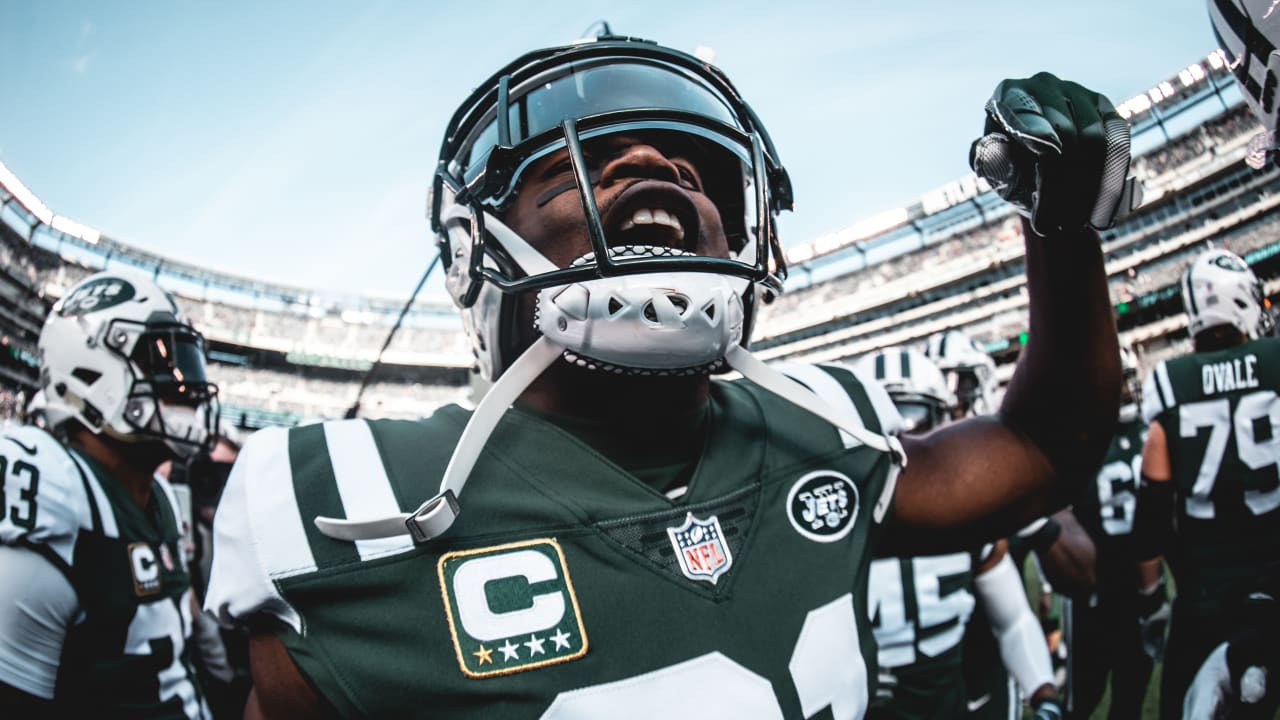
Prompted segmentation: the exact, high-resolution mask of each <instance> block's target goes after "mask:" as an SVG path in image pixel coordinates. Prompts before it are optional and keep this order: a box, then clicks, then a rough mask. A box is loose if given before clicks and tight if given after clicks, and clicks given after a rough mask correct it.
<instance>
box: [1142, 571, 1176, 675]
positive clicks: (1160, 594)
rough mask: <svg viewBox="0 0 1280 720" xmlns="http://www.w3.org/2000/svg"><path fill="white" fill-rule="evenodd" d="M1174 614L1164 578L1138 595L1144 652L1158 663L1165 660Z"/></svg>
mask: <svg viewBox="0 0 1280 720" xmlns="http://www.w3.org/2000/svg"><path fill="white" fill-rule="evenodd" d="M1172 614H1173V613H1172V611H1171V610H1170V608H1169V597H1168V592H1167V590H1166V589H1165V585H1164V579H1163V578H1161V579H1160V582H1158V583H1156V585H1155V587H1154V588H1151V589H1150V590H1149V591H1148V592H1139V593H1138V623H1139V625H1140V626H1141V635H1142V650H1143V651H1144V652H1146V654H1147V655H1148V656H1149V657H1150V658H1151V659H1152V660H1155V661H1157V662H1162V661H1163V660H1164V648H1165V644H1166V642H1167V638H1168V632H1169V619H1170V617H1171V616H1172Z"/></svg>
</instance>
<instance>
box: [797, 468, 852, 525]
mask: <svg viewBox="0 0 1280 720" xmlns="http://www.w3.org/2000/svg"><path fill="white" fill-rule="evenodd" d="M857 515H858V487H857V486H856V485H854V484H853V481H852V480H850V479H849V477H848V476H847V475H844V474H842V473H838V472H836V471H834V470H818V471H816V472H811V473H809V474H808V475H805V476H804V477H802V478H800V479H799V480H797V481H796V482H795V484H794V485H792V486H791V492H790V493H788V494H787V518H788V519H789V520H791V526H792V527H794V528H795V529H796V532H798V533H800V534H801V535H803V536H805V537H807V538H809V539H810V540H816V541H818V542H824V543H829V542H835V541H837V540H840V539H841V538H843V537H844V536H846V535H848V534H849V531H850V530H852V529H853V520H854V518H855V517H857Z"/></svg>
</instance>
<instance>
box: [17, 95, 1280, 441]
mask: <svg viewBox="0 0 1280 720" xmlns="http://www.w3.org/2000/svg"><path fill="white" fill-rule="evenodd" d="M1256 129H1257V126H1256V122H1255V121H1254V120H1253V118H1252V116H1251V115H1250V114H1249V112H1248V110H1247V108H1245V107H1244V106H1243V105H1241V106H1239V107H1237V108H1234V109H1233V110H1231V111H1229V112H1227V113H1225V114H1223V115H1221V116H1219V117H1217V118H1214V119H1212V120H1210V121H1209V122H1207V123H1204V124H1203V125H1201V126H1199V127H1197V128H1195V129H1193V130H1191V131H1189V132H1187V133H1186V134H1184V135H1183V136H1181V137H1179V138H1177V139H1175V140H1174V141H1173V142H1171V143H1167V144H1165V145H1162V146H1161V147H1160V148H1157V149H1156V150H1154V151H1152V152H1151V153H1148V154H1146V155H1144V156H1143V157H1141V158H1139V159H1137V161H1136V163H1135V171H1136V172H1137V174H1138V176H1139V177H1140V178H1145V179H1153V178H1159V177H1161V176H1164V175H1165V174H1167V173H1171V172H1174V171H1176V170H1177V169H1178V168H1179V167H1181V166H1184V165H1187V164H1188V163H1192V164H1194V163H1202V162H1203V159H1204V158H1206V157H1209V156H1213V155H1215V153H1216V152H1217V148H1218V147H1220V146H1222V145H1223V144H1225V143H1232V142H1234V141H1236V140H1238V139H1240V138H1242V137H1244V136H1247V135H1252V134H1253V133H1254V132H1255V131H1256ZM974 222H977V220H974ZM974 222H968V223H967V225H963V224H962V225H959V226H957V227H958V228H959V229H958V231H957V229H955V228H953V229H949V230H934V231H933V232H936V233H939V234H940V236H924V235H916V236H914V237H905V238H903V242H904V243H911V242H914V243H916V244H917V245H919V247H917V248H915V249H913V250H910V251H907V252H904V253H902V254H899V255H897V256H895V257H891V258H888V259H886V260H883V261H880V262H873V263H872V264H870V265H869V266H866V267H864V268H862V269H860V270H857V271H854V272H851V273H848V274H845V275H842V276H839V277H836V278H834V279H831V280H827V281H825V282H820V283H818V284H816V285H811V286H808V287H803V288H800V289H798V290H795V291H793V292H788V293H785V294H783V295H782V296H781V297H779V298H778V299H777V300H776V301H774V302H773V303H772V304H769V305H764V306H762V308H761V311H760V316H759V319H758V321H757V328H758V329H757V337H761V336H763V337H766V338H767V337H770V336H771V333H773V329H774V328H777V327H782V328H783V330H782V331H781V332H780V333H773V334H774V335H778V336H782V335H785V333H786V332H791V331H792V330H793V329H797V328H799V327H803V325H797V323H798V322H800V323H804V322H810V320H806V318H816V319H815V320H812V322H811V323H810V324H812V323H814V322H822V321H823V320H824V319H825V318H829V317H831V316H832V315H833V314H838V313H833V311H832V308H833V307H835V306H834V305H833V303H838V302H841V301H845V300H846V299H848V298H853V297H857V298H860V299H867V300H871V299H874V298H876V297H882V298H883V299H884V302H883V303H882V305H883V306H885V307H891V305H892V304H893V303H896V302H898V301H900V300H901V299H903V298H908V297H910V296H913V295H917V294H919V293H921V292H923V291H928V290H931V289H934V288H941V287H945V286H948V285H949V283H953V282H956V281H958V280H963V279H965V278H968V277H974V276H977V275H979V274H981V273H985V272H988V270H989V269H990V268H991V267H993V266H995V265H997V264H1003V263H1008V264H1012V263H1014V262H1017V261H1019V259H1020V255H1019V252H1020V249H1021V247H1022V237H1021V224H1020V222H1019V221H1018V219H1017V217H1016V216H1006V217H1003V218H1002V219H999V220H997V221H996V222H994V223H983V224H981V225H978V226H977V227H973V226H972V225H973V224H974ZM1197 222H1203V218H1200V219H1198V220H1197ZM1191 227H1192V224H1191V222H1187V223H1186V225H1185V229H1182V228H1177V229H1174V230H1162V231H1161V232H1160V233H1156V232H1154V231H1146V230H1144V231H1142V232H1132V233H1130V236H1129V237H1122V238H1119V239H1118V240H1115V241H1114V242H1112V243H1109V244H1108V247H1107V253H1108V259H1109V260H1114V259H1117V258H1123V257H1126V256H1127V255H1129V254H1132V253H1134V252H1139V251H1146V249H1147V248H1149V247H1150V246H1155V247H1162V246H1163V243H1165V242H1168V238H1169V237H1170V235H1171V234H1173V233H1174V232H1175V231H1178V230H1180V231H1182V232H1186V231H1187V230H1189V229H1190V228H1191ZM5 229H6V230H8V228H5ZM1277 232H1280V212H1278V213H1275V214H1273V215H1268V216H1264V217H1262V218H1261V219H1257V220H1253V221H1250V222H1248V223H1246V224H1245V225H1242V226H1240V227H1238V228H1235V229H1233V230H1231V231H1228V232H1226V233H1223V234H1222V235H1221V236H1220V237H1215V238H1211V239H1209V240H1208V242H1212V243H1213V244H1215V245H1219V246H1222V247H1226V248H1228V249H1230V250H1232V251H1233V252H1236V253H1238V254H1244V253H1247V252H1249V251H1250V250H1254V249H1257V248H1259V247H1263V246H1265V245H1267V244H1269V243H1271V242H1273V241H1274V240H1275V238H1276V237H1277ZM0 240H2V242H0V264H2V266H3V267H4V268H5V269H6V272H8V273H9V274H10V275H12V276H13V277H15V278H18V279H20V280H22V281H24V282H25V283H28V284H29V285H28V286H29V287H30V288H31V289H32V292H33V294H35V295H36V296H38V297H41V298H45V297H46V296H48V297H49V298H50V299H52V298H53V297H56V295H57V294H58V293H59V292H60V291H61V288H66V287H69V286H71V285H72V284H74V283H75V282H77V281H78V280H80V279H81V278H83V277H84V276H86V275H88V274H89V273H91V272H93V269H92V268H88V267H84V266H81V265H78V264H75V263H73V262H69V261H67V260H65V259H63V258H61V257H59V256H58V255H57V254H56V253H53V252H50V251H48V250H44V249H42V248H39V247H36V246H33V245H31V244H30V243H28V242H27V241H26V239H25V238H23V237H21V235H20V234H18V233H15V232H12V231H7V232H0ZM1204 244H1205V241H1198V242H1196V243H1195V244H1193V245H1183V244H1178V243H1176V242H1175V243H1172V244H1171V246H1170V248H1169V251H1168V252H1167V253H1165V252H1159V253H1156V257H1155V258H1154V259H1151V260H1150V261H1145V260H1144V261H1143V262H1142V263H1140V264H1138V265H1136V266H1135V267H1133V268H1129V269H1127V270H1126V271H1125V272H1123V273H1122V274H1120V275H1118V276H1115V277H1113V278H1112V282H1111V288H1112V295H1113V298H1114V299H1116V300H1117V301H1127V300H1130V299H1133V298H1135V297H1139V296H1141V295H1142V294H1144V293H1147V292H1150V291H1152V290H1156V289H1159V288H1161V287H1164V286H1166V285H1168V284H1170V283H1172V282H1174V281H1175V280H1176V279H1177V276H1178V274H1179V273H1180V272H1181V270H1182V267H1183V265H1184V264H1185V261H1186V259H1187V258H1188V257H1190V255H1191V254H1192V253H1194V252H1196V251H1197V250H1199V249H1201V248H1202V247H1203V246H1204ZM877 249H878V250H880V251H881V252H884V251H885V250H886V249H888V246H885V247H881V248H877ZM877 249H870V250H869V252H870V255H871V258H872V259H875V256H876V254H877ZM865 259H866V256H865V255H864V260H865ZM803 269H804V268H803V267H801V268H797V270H799V271H803ZM179 302H180V303H181V304H182V305H183V306H184V309H185V310H186V311H187V313H188V314H189V315H190V317H191V318H192V320H193V322H194V323H195V324H196V326H197V327H198V328H200V329H201V331H202V332H204V333H205V335H206V336H207V337H209V338H210V339H211V340H216V341H221V342H225V343H228V344H231V345H238V346H244V347H247V348H259V349H267V350H274V351H280V352H286V353H289V352H296V353H302V354H305V355H308V356H311V357H312V361H311V363H310V364H318V365H325V364H328V363H327V361H326V358H327V359H329V360H332V361H334V364H339V365H341V364H343V362H345V361H352V362H354V364H355V366H359V363H367V362H369V361H372V360H373V359H374V356H375V355H376V353H377V351H378V349H379V348H381V347H382V344H383V342H384V340H385V338H386V336H387V333H388V332H389V330H390V324H389V320H390V318H388V317H384V316H381V315H379V316H376V317H375V316H371V315H367V314H361V313H359V312H358V311H347V312H344V311H343V309H342V308H336V307H335V308H328V309H326V308H311V307H308V308H306V309H305V310H304V311H302V312H292V311H289V310H266V309H261V308H253V307H241V306H237V305H234V304H227V303H223V302H216V301H212V300H208V299H195V298H189V297H181V296H179ZM246 304H248V303H246ZM1021 322H1025V320H1024V319H1023V318H1022V317H1021V315H1019V314H1018V313H1016V312H999V313H996V314H995V315H993V316H992V317H991V318H989V319H986V320H984V321H982V322H981V323H980V325H979V326H975V327H974V328H973V332H974V334H975V336H977V337H979V338H980V339H981V338H984V337H985V338H989V339H995V338H999V337H1007V336H1008V335H1007V334H1006V333H1010V332H1012V333H1016V332H1017V330H1018V329H1019V328H1017V327H1016V326H1018V324H1019V323H1021ZM419 324H420V323H419ZM1170 352H1173V351H1170ZM470 357H471V353H470V350H469V348H468V346H467V342H466V339H465V336H464V335H463V334H462V332H461V329H460V327H456V328H455V327H447V326H446V327H439V328H437V327H431V328H424V327H416V326H415V323H412V322H411V323H409V324H408V325H406V326H404V327H401V328H400V330H399V332H398V334H397V336H396V338H395V341H394V342H393V343H392V344H391V345H390V347H389V348H388V356H387V359H389V360H392V361H393V362H397V363H401V364H420V365H439V366H448V367H464V366H467V365H469V364H470ZM212 372H214V373H216V375H217V376H216V377H214V378H213V379H214V380H215V381H217V382H219V384H220V385H221V386H222V391H221V392H222V400H223V402H224V403H228V404H231V405H239V406H244V407H253V408H259V409H262V410H267V411H271V412H279V413H289V414H293V415H296V416H298V417H304V418H313V417H339V416H341V415H342V414H343V413H344V412H345V411H346V410H347V409H348V408H349V407H350V405H351V403H352V402H353V401H354V398H355V393H356V391H357V388H358V383H354V382H339V381H332V380H319V379H315V378H311V377H303V376H302V375H301V374H299V373H287V372H278V371H271V370H265V369H261V368H254V369H249V368H243V367H237V366H233V365H225V364H221V363H215V364H214V365H213V368H212ZM466 394H467V389H466V388H455V387H430V386H422V385H408V384H392V383H381V384H374V385H372V386H371V387H370V388H368V389H367V390H366V394H365V397H364V401H363V402H362V406H363V408H365V410H366V413H365V414H367V415H369V416H386V417H413V416H420V415H422V414H424V413H427V412H430V410H431V409H433V408H434V407H436V406H438V405H442V404H445V403H448V402H454V401H457V400H459V399H462V398H464V397H465V396H466ZM15 403H16V404H17V405H19V406H20V404H21V402H20V399H17V398H15V397H14V393H12V392H8V391H6V392H5V394H4V395H0V413H9V412H12V411H13V407H12V406H13V405H14V404H15ZM17 412H21V408H20V407H18V408H17Z"/></svg>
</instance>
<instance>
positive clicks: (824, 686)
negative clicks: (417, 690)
mask: <svg viewBox="0 0 1280 720" xmlns="http://www.w3.org/2000/svg"><path fill="white" fill-rule="evenodd" d="M787 667H788V669H789V670H790V672H791V681H792V682H793V683H795V687H796V692H797V694H799V696H800V704H801V706H802V712H804V716H805V717H806V718H810V717H813V716H814V715H816V714H818V713H819V712H821V711H822V710H823V709H825V708H828V707H829V708H831V716H832V717H834V718H836V719H837V720H843V719H845V718H860V717H862V714H863V713H864V712H865V711H866V708H867V691H868V688H867V665H866V662H865V661H864V660H863V659H862V651H861V649H860V648H859V646H858V620H857V618H856V617H855V616H854V612H853V596H851V595H847V594H846V595H843V596H841V597H839V598H837V599H836V600H834V601H832V602H830V603H828V604H826V605H823V606H822V607H819V608H815V609H813V610H811V611H809V614H808V615H807V616H806V617H805V621H804V626H803V627H802V628H801V629H800V637H798V638H797V639H796V645H795V649H794V650H793V651H792V653H791V661H790V663H789V664H788V665H787ZM602 717H608V718H613V719H615V720H632V719H634V720H649V719H650V718H675V717H691V718H709V717H717V718H718V717H731V718H753V719H756V720H781V718H782V709H781V707H779V705H778V700H777V697H776V696H775V695H774V692H773V686H772V684H771V683H770V682H769V680H768V679H766V678H765V677H764V676H762V675H760V674H758V673H756V672H754V671H752V670H750V669H748V668H746V667H743V666H742V665H739V664H738V663H736V662H734V661H733V660H732V659H730V658H728V657H726V656H725V655H723V654H722V653H719V652H712V653H707V654H705V655H700V656H698V657H695V658H692V659H689V660H686V661H684V662H681V663H676V664H674V665H669V666H667V667H664V668H660V669H658V670H654V671H653V672H648V673H644V674H643V675H637V676H635V677H631V678H627V679H625V680H618V681H616V682H610V683H603V684H600V685H592V686H590V687H585V688H579V689H577V690H572V691H569V692H562V693H560V694H559V695H558V696H556V699H555V702H553V703H551V706H550V707H549V708H547V711H546V712H545V713H543V715H542V718H543V720H586V719H588V718H602Z"/></svg>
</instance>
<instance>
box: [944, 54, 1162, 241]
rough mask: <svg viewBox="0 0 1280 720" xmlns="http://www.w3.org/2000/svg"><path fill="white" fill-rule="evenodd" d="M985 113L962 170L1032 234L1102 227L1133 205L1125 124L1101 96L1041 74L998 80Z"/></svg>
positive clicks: (1137, 189)
mask: <svg viewBox="0 0 1280 720" xmlns="http://www.w3.org/2000/svg"><path fill="white" fill-rule="evenodd" d="M986 111H987V123H986V129H985V130H984V132H985V133H986V134H985V135H984V136H983V137H981V138H979V139H978V140H976V141H974V143H973V145H972V147H970V149H969V165H970V167H972V168H973V171H974V172H975V173H977V175H978V176H979V177H981V178H983V179H985V180H986V181H987V182H989V183H990V184H991V187H992V188H994V189H995V191H996V192H997V193H999V194H1000V197H1002V198H1004V199H1005V200H1008V201H1009V202H1011V203H1013V204H1014V205H1015V206H1017V207H1018V209H1019V211H1021V212H1022V214H1023V215H1025V216H1027V217H1028V218H1030V220H1031V228H1032V230H1034V231H1035V232H1036V234H1038V235H1041V236H1044V235H1049V234H1053V233H1060V232H1064V231H1073V230H1078V229H1080V228H1083V227H1085V226H1086V225H1087V226H1092V227H1094V228H1096V229H1099V230H1101V229H1104V228H1109V227H1111V226H1112V225H1114V224H1115V222H1116V221H1117V220H1119V219H1121V218H1122V217H1124V216H1125V215H1127V214H1128V213H1129V212H1130V211H1131V210H1133V209H1134V208H1136V207H1137V206H1138V204H1139V203H1140V202H1141V199H1142V192H1141V186H1140V185H1139V184H1138V182H1137V180H1136V179H1134V178H1129V177H1128V174H1129V124H1128V123H1126V122H1125V121H1124V118H1121V117H1120V114H1119V113H1117V112H1116V109H1115V106H1114V105H1112V104H1111V101H1110V100H1108V99H1107V98H1106V97H1104V96H1102V95H1099V94H1098V93H1096V92H1093V91H1092V90H1089V89H1088V88H1085V87H1083V86H1081V85H1078V84H1076V83H1073V82H1070V81H1066V80H1060V79H1058V78H1057V77H1055V76H1053V75H1051V74H1049V73H1046V72H1042V73H1037V74H1035V75H1033V76H1031V77H1029V78H1021V79H1016V80H1005V81H1004V82H1001V83H1000V84H999V85H997V86H996V89H995V92H994V93H993V94H992V96H991V99H990V100H988V101H987V106H986Z"/></svg>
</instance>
